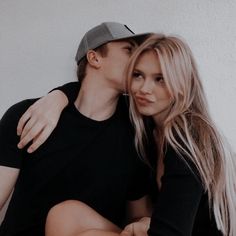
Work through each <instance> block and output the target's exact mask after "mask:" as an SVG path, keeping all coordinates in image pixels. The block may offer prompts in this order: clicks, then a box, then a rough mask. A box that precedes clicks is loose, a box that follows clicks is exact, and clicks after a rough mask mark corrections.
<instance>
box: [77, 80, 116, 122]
mask: <svg viewBox="0 0 236 236" xmlns="http://www.w3.org/2000/svg"><path fill="white" fill-rule="evenodd" d="M119 95H120V93H119V91H118V90H115V89H114V88H110V87H109V86H108V85H107V84H106V83H105V82H104V81H103V80H102V79H101V78H87V77H86V78H85V80H84V81H83V82H82V85H81V88H80V91H79V94H78V97H77V99H76V101H75V106H76V108H77V109H78V110H79V111H80V113H82V114H83V115H84V116H86V117H88V118H90V119H93V120H97V121H102V120H106V119H108V118H110V117H111V116H112V115H113V114H114V112H115V110H116V106H117V102H118V99H119Z"/></svg>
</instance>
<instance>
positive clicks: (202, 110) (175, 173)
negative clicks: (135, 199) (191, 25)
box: [48, 34, 236, 236]
mask: <svg viewBox="0 0 236 236" xmlns="http://www.w3.org/2000/svg"><path fill="white" fill-rule="evenodd" d="M127 87H128V90H129V94H130V95H131V96H130V116H131V120H132V122H133V124H134V126H135V131H136V132H135V144H136V148H137V149H138V150H139V152H140V155H141V156H146V159H147V160H148V161H149V163H150V164H151V165H152V167H154V168H155V170H156V171H155V175H156V181H157V187H156V189H154V190H152V195H153V196H152V197H153V198H155V200H154V202H155V204H154V208H153V214H152V217H151V224H150V228H149V230H148V235H168V236H171V235H191V233H192V235H228V236H233V235H236V224H235V222H236V181H235V180H236V174H235V173H236V164H235V159H234V157H233V154H232V153H231V152H230V151H229V149H228V148H227V147H226V146H225V145H224V144H223V141H222V138H221V137H220V135H219V133H218V131H217V129H216V128H215V126H214V124H213V122H212V120H211V118H210V115H209V112H208V108H207V103H206V98H205V94H204V91H203V88H202V84H201V81H200V79H199V75H198V72H197V68H196V64H195V61H194V59H193V56H192V53H191V50H190V49H189V48H188V46H187V45H186V44H185V43H184V42H183V41H182V40H180V39H179V38H177V37H168V36H164V35H159V34H153V35H152V36H150V37H149V38H148V39H146V40H145V41H144V42H143V43H142V44H141V45H140V46H139V47H138V49H137V50H136V51H135V52H134V54H133V55H132V57H131V60H130V63H129V65H128V70H127ZM147 137H149V139H150V137H151V141H153V144H154V148H153V145H151V144H150V143H152V142H149V139H147ZM152 137H153V138H154V139H153V140H152ZM147 142H148V143H149V145H150V146H149V148H151V149H152V150H151V151H152V153H155V160H153V159H152V158H150V156H149V155H147V154H146V153H150V152H149V151H148V152H146V150H145V147H146V143H147ZM149 150H150V149H149ZM72 204H74V203H72ZM68 209H69V208H68ZM78 209H83V211H81V212H82V213H83V214H82V213H81V214H82V215H84V214H86V209H87V210H88V212H90V213H91V214H89V217H90V218H91V219H93V217H94V218H95V219H99V220H100V219H101V216H98V215H96V213H95V212H92V209H89V207H88V208H87V206H84V205H83V204H82V205H79V206H78ZM59 212H60V209H59ZM50 215H53V212H52V213H50V214H49V220H48V222H53V220H52V219H53V218H52V217H50ZM95 215H96V216H95ZM76 217H78V218H79V217H80V214H79V213H78V215H77V216H76ZM203 217H205V218H204V219H203ZM104 220H105V219H104ZM102 222H103V219H102ZM141 223H142V224H141V225H142V226H143V225H144V227H143V228H144V230H146V228H148V226H149V220H147V219H145V220H144V221H143V220H142V221H141ZM215 224H216V226H217V228H218V230H216V227H215ZM133 226H134V224H131V225H130V226H128V227H127V229H130V228H132V227H133ZM135 226H136V227H139V226H140V225H139V223H138V224H135ZM75 227H77V226H75ZM80 227H83V224H81V226H80ZM89 227H90V226H88V228H89ZM109 227H110V226H109ZM109 227H108V228H109ZM145 227H146V228H145ZM49 228H50V225H49ZM88 228H86V229H88ZM91 228H92V226H91ZM105 229H106V227H105ZM133 230H134V231H133V232H135V235H138V234H139V232H141V231H142V230H140V231H139V230H137V229H136V231H135V229H133ZM219 231H221V233H220V232H219ZM115 232H116V233H114V234H112V233H111V234H109V232H108V234H107V235H115V234H116V235H117V234H119V233H120V230H119V229H118V231H115ZM136 232H137V233H136ZM93 233H94V232H92V233H91V234H89V232H88V234H85V235H95V234H93ZM124 233H125V232H123V234H124ZM126 233H127V232H126ZM48 235H50V234H48ZM52 235H53V234H52ZM65 235H66V234H65ZM78 235H80V234H78ZM81 235H83V234H81ZM104 235H105V234H104Z"/></svg>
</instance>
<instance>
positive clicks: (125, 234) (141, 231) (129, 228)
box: [120, 217, 150, 236]
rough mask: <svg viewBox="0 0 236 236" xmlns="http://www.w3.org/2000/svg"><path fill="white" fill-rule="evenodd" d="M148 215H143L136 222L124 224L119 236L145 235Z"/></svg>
mask: <svg viewBox="0 0 236 236" xmlns="http://www.w3.org/2000/svg"><path fill="white" fill-rule="evenodd" d="M149 225H150V217H143V218H141V219H140V220H139V221H137V222H133V223H131V224H128V225H126V227H125V228H124V230H123V231H122V232H121V234H120V236H147V231H148V229H149Z"/></svg>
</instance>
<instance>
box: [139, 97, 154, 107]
mask: <svg viewBox="0 0 236 236" xmlns="http://www.w3.org/2000/svg"><path fill="white" fill-rule="evenodd" d="M135 100H136V102H137V103H138V104H140V105H148V104H150V103H153V101H152V100H151V99H148V98H146V97H143V96H139V95H138V96H135Z"/></svg>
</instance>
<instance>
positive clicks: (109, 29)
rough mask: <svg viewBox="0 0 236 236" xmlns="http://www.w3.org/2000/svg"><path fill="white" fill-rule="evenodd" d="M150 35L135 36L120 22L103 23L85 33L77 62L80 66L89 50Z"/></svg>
mask: <svg viewBox="0 0 236 236" xmlns="http://www.w3.org/2000/svg"><path fill="white" fill-rule="evenodd" d="M149 34H150V33H144V34H135V33H134V32H133V31H132V30H131V29H129V28H128V27H127V26H126V25H124V24H121V23H118V22H103V23H101V24H100V25H97V26H95V27H94V28H92V29H91V30H89V31H88V32H87V33H85V35H84V37H83V38H82V40H81V41H80V44H79V48H78V50H77V53H76V57H75V60H76V62H77V64H79V62H80V60H81V59H82V58H83V57H84V56H85V55H86V53H87V52H88V50H90V49H95V48H97V47H100V46H102V45H103V44H105V43H108V42H111V41H115V40H122V39H128V38H134V39H136V38H137V39H142V38H144V37H145V36H148V35H149Z"/></svg>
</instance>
